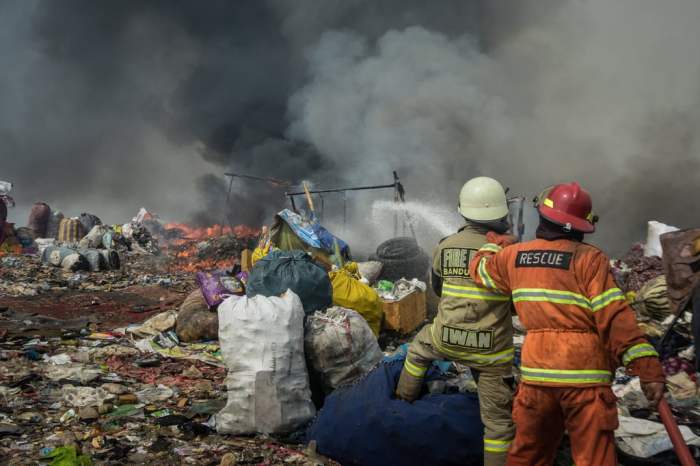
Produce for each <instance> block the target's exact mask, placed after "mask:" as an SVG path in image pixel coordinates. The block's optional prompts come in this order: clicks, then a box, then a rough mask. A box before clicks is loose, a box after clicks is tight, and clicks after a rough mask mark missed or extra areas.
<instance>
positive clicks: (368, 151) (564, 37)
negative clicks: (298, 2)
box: [289, 0, 700, 252]
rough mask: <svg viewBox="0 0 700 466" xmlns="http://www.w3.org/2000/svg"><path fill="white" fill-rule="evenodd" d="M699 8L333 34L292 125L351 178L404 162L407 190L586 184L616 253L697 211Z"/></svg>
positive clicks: (295, 102) (314, 59) (576, 8)
mask: <svg viewBox="0 0 700 466" xmlns="http://www.w3.org/2000/svg"><path fill="white" fill-rule="evenodd" d="M699 17H700V3H698V2H696V1H693V0H674V1H669V2H663V3H661V2H654V1H653V0H644V1H637V0H622V1H616V2H609V1H605V0H588V1H585V2H578V1H571V2H568V3H566V4H564V5H562V6H561V7H559V8H557V9H555V10H553V11H551V12H550V14H547V15H542V16H541V17H540V18H537V19H533V20H531V21H530V23H528V25H527V26H526V27H521V28H519V29H517V30H514V31H509V34H508V35H507V36H505V37H503V38H502V39H501V40H494V41H493V45H491V46H489V47H488V48H484V47H483V46H481V45H482V44H483V41H480V42H477V41H476V38H474V37H473V36H470V35H464V36H462V37H457V38H452V39H450V38H448V37H446V36H444V35H442V34H440V33H437V32H432V31H429V30H426V29H424V28H422V27H409V28H406V29H402V30H392V31H388V32H387V33H386V34H384V35H383V36H381V37H380V38H379V39H378V40H377V41H376V43H375V42H370V41H369V40H367V39H366V38H365V37H363V36H362V35H359V34H357V33H353V32H328V33H326V34H324V35H323V36H322V38H321V40H320V42H319V43H318V44H317V45H316V46H315V47H313V48H312V49H310V51H309V54H308V61H309V66H310V78H309V81H308V82H307V84H306V85H305V86H304V87H303V88H302V89H301V90H299V91H298V92H297V93H296V94H295V95H294V96H293V97H292V98H291V99H290V105H289V112H290V116H291V118H292V123H291V125H290V128H289V134H290V136H291V137H294V138H299V139H302V140H304V141H306V142H308V143H310V144H312V145H314V146H315V147H316V148H317V149H318V150H319V151H320V152H321V153H323V154H327V155H328V156H330V157H332V158H333V159H334V160H335V161H336V163H337V164H338V169H339V170H340V171H341V172H343V173H345V174H346V178H347V180H348V181H352V182H357V181H358V180H375V181H377V180H379V179H386V178H387V176H389V174H390V171H391V170H393V169H397V170H399V171H400V173H401V174H402V175H405V176H406V186H407V189H408V192H409V194H410V195H411V197H412V198H416V197H421V198H433V197H434V198H437V199H440V200H442V202H444V203H445V204H446V205H450V206H451V205H454V203H455V197H456V194H457V192H458V190H459V187H460V186H461V183H463V182H464V181H465V180H466V179H468V178H470V177H472V176H476V175H490V176H494V177H496V178H499V179H500V180H502V181H503V183H504V184H506V185H508V186H511V187H512V188H513V190H514V191H516V192H519V193H525V194H527V195H529V196H532V195H534V194H537V192H539V190H541V188H543V187H545V186H547V185H550V184H552V183H555V182H559V181H570V180H578V181H579V182H580V183H581V184H582V185H583V186H584V187H587V188H588V189H589V190H591V191H592V194H593V196H594V206H595V208H596V210H597V211H598V212H599V213H600V214H601V217H602V222H601V225H600V228H599V234H598V235H596V236H594V237H592V238H591V239H592V240H593V241H595V242H597V243H600V244H602V245H603V246H605V247H606V248H608V249H610V250H612V251H613V252H620V251H621V250H624V249H625V248H626V247H627V246H629V244H630V242H632V241H634V240H637V239H640V238H641V237H642V236H643V229H644V226H645V222H646V220H650V219H658V220H662V221H666V222H668V223H675V224H678V225H679V226H686V227H687V226H693V225H694V223H695V222H697V221H698V219H700V216H699V215H698V213H699V212H700V209H698V208H692V207H691V208H690V209H689V208H688V204H687V203H686V202H685V198H686V196H687V188H688V187H689V186H694V185H697V184H698V183H699V182H700V151H699V150H698V146H697V142H696V138H695V131H697V129H698V127H699V126H700V118H699V114H698V111H697V109H698V103H700V49H699V48H698V47H697V45H696V44H697V43H699V41H700V28H697V25H696V20H697V18H699ZM482 39H483V38H482Z"/></svg>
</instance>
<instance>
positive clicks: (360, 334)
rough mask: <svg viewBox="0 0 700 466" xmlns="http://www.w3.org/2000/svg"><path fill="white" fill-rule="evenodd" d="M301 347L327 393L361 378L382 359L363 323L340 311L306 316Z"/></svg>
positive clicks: (374, 339) (373, 339) (359, 318)
mask: <svg viewBox="0 0 700 466" xmlns="http://www.w3.org/2000/svg"><path fill="white" fill-rule="evenodd" d="M304 343H305V348H306V356H307V358H308V359H309V361H310V362H311V365H312V367H313V369H314V370H315V371H316V372H317V373H318V374H319V375H320V376H321V382H322V383H323V387H324V389H325V390H326V391H327V392H330V391H332V390H334V389H335V388H338V387H340V386H341V385H346V384H349V383H352V382H354V381H355V380H357V379H359V378H361V377H362V376H364V375H365V374H366V373H367V372H369V371H370V370H371V369H372V368H373V367H374V366H376V365H377V363H378V362H379V361H381V360H382V357H383V356H384V355H383V353H382V350H381V349H380V348H379V344H378V343H377V339H376V338H375V336H374V335H373V334H372V330H371V329H370V328H369V326H368V325H367V322H366V321H365V319H364V318H363V317H362V316H361V315H360V314H358V313H357V312H355V311H353V310H350V309H343V308H342V307H332V308H330V309H328V310H327V311H325V312H316V313H314V314H313V315H311V316H309V317H308V319H307V321H306V334H305V335H304Z"/></svg>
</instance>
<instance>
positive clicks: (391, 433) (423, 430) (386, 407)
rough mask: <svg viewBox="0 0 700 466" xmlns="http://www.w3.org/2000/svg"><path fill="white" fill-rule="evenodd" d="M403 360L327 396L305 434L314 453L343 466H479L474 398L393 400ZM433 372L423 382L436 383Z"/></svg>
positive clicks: (478, 427) (460, 395)
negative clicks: (312, 445) (311, 442)
mask: <svg viewBox="0 0 700 466" xmlns="http://www.w3.org/2000/svg"><path fill="white" fill-rule="evenodd" d="M402 366H403V360H402V359H399V360H395V361H392V362H389V363H381V364H379V365H378V366H377V367H376V368H375V369H373V370H372V371H371V372H370V373H369V374H368V375H367V376H366V377H365V378H364V379H362V380H361V381H360V382H358V383H357V384H355V385H352V386H349V387H343V388H340V389H338V390H336V391H335V392H333V393H332V394H331V395H330V396H328V397H327V398H326V401H325V405H324V407H323V409H322V410H321V411H320V412H319V413H318V415H317V417H316V420H315V421H314V423H313V424H312V425H311V426H310V427H309V429H308V430H307V433H306V436H307V440H309V441H310V440H315V441H316V443H317V448H318V451H319V452H320V453H321V454H323V455H326V456H329V457H330V458H333V459H334V460H336V461H339V462H340V463H341V464H343V465H344V466H348V465H362V466H384V465H401V466H427V465H445V466H451V465H455V466H457V465H460V466H465V465H478V464H481V463H482V458H483V425H482V424H481V419H480V418H479V401H478V398H477V397H476V395H473V394H463V393H455V394H438V395H430V394H427V395H425V396H423V397H422V398H420V399H419V400H416V401H415V402H413V403H407V402H405V401H402V400H398V399H396V398H395V397H394V394H393V393H394V390H395V388H396V384H397V382H398V378H399V375H400V373H401V368H402ZM437 376H438V370H437V369H436V368H432V369H431V370H430V371H429V372H428V374H427V380H431V379H435V378H437Z"/></svg>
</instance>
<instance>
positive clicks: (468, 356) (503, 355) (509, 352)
mask: <svg viewBox="0 0 700 466" xmlns="http://www.w3.org/2000/svg"><path fill="white" fill-rule="evenodd" d="M430 333H431V336H432V339H433V345H435V347H436V348H438V349H439V350H440V351H441V352H443V353H445V354H446V355H448V356H450V357H452V358H455V359H457V360H460V361H468V362H475V363H482V364H489V363H499V364H505V363H507V362H510V361H512V360H513V357H514V356H515V350H514V349H513V348H512V347H511V348H508V349H505V350H503V351H499V352H497V353H486V354H484V353H472V352H470V351H467V350H463V351H459V350H455V349H452V348H448V347H447V346H446V345H445V344H444V343H443V342H442V341H441V340H440V339H439V338H438V336H437V335H436V334H435V325H433V326H431V329H430Z"/></svg>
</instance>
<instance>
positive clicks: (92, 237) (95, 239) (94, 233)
mask: <svg viewBox="0 0 700 466" xmlns="http://www.w3.org/2000/svg"><path fill="white" fill-rule="evenodd" d="M87 231H88V234H87V235H85V236H83V238H82V239H81V240H80V242H79V243H78V247H80V248H81V249H89V248H101V247H102V246H103V242H102V238H103V237H104V235H105V233H107V232H108V231H109V228H108V227H105V226H102V225H95V226H94V227H92V228H91V229H90V230H87Z"/></svg>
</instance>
